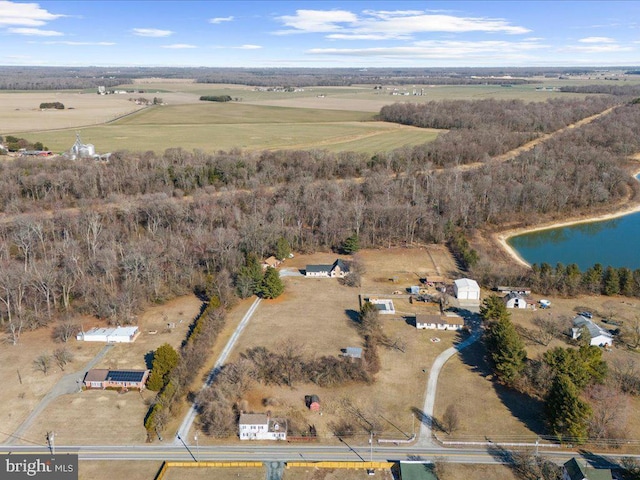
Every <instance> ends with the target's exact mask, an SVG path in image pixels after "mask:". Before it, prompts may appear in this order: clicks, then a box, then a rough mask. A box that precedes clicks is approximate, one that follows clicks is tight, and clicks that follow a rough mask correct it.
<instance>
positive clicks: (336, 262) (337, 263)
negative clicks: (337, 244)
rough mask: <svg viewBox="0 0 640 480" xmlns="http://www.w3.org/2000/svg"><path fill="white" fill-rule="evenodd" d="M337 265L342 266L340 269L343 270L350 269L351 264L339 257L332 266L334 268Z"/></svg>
mask: <svg viewBox="0 0 640 480" xmlns="http://www.w3.org/2000/svg"><path fill="white" fill-rule="evenodd" d="M336 267H340V270H342V271H343V272H348V271H349V266H348V265H347V264H346V263H345V262H344V261H343V260H341V259H337V260H336V261H335V262H333V265H332V266H331V270H333V269H334V268H336Z"/></svg>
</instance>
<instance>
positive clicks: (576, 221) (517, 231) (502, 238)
mask: <svg viewBox="0 0 640 480" xmlns="http://www.w3.org/2000/svg"><path fill="white" fill-rule="evenodd" d="M638 175H640V170H637V171H636V172H635V173H633V174H632V177H633V178H635V179H636V180H639V181H640V179H638ZM638 212H640V202H638V203H636V204H634V205H633V206H629V207H626V208H622V209H621V210H617V211H615V212H610V213H603V214H600V215H596V216H594V217H588V218H579V217H573V218H569V219H567V220H560V221H555V222H552V223H545V224H542V225H537V226H534V227H523V228H512V229H509V230H504V231H502V232H498V233H494V234H492V237H493V239H494V240H495V241H496V242H497V243H498V245H500V246H501V247H502V249H503V250H504V251H505V252H506V253H507V255H509V256H510V257H511V258H512V259H513V260H515V261H516V263H518V264H520V265H522V266H524V267H527V268H531V264H530V263H529V262H527V261H526V260H525V259H524V258H522V257H521V256H520V254H519V253H518V252H517V251H516V250H515V249H514V248H513V247H512V246H511V245H509V243H508V241H509V239H510V238H512V237H517V236H518V235H524V234H527V233H533V232H539V231H542V230H551V229H554V228H563V227H569V226H572V225H580V224H583V223H597V222H604V221H606V220H613V219H615V218H620V217H624V216H626V215H631V214H633V213H638Z"/></svg>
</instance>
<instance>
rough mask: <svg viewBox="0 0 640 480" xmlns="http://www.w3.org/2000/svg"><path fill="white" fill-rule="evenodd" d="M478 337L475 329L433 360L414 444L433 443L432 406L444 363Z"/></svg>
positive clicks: (477, 331) (429, 444) (477, 330)
mask: <svg viewBox="0 0 640 480" xmlns="http://www.w3.org/2000/svg"><path fill="white" fill-rule="evenodd" d="M478 338H480V330H479V329H475V330H474V331H473V333H472V334H471V336H470V337H469V338H467V339H466V340H464V341H462V342H460V343H458V344H457V345H454V346H453V347H451V348H448V349H446V350H445V351H444V352H442V353H441V354H440V355H438V357H437V358H436V359H435V361H434V362H433V365H432V366H431V370H430V371H429V380H428V381H427V390H426V393H425V395H424V406H423V407H422V421H421V422H420V436H419V439H418V441H417V442H416V446H420V447H426V446H431V445H433V440H432V438H431V435H432V431H433V407H434V405H435V401H436V388H437V386H438V376H439V375H440V370H442V367H443V366H444V364H445V363H446V362H447V360H449V359H450V358H451V357H453V356H454V355H455V354H456V353H458V352H459V351H460V350H462V349H464V348H467V347H468V346H469V345H471V344H472V343H473V342H475V341H476V340H478Z"/></svg>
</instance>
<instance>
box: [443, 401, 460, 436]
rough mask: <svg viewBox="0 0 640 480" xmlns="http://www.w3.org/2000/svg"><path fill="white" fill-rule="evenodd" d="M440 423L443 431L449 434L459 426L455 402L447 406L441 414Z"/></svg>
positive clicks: (458, 415)
mask: <svg viewBox="0 0 640 480" xmlns="http://www.w3.org/2000/svg"><path fill="white" fill-rule="evenodd" d="M440 423H441V425H442V428H443V429H444V431H445V432H446V433H447V434H448V435H451V434H452V433H453V432H455V431H456V430H458V428H460V414H459V413H458V407H456V405H455V404H453V403H452V404H450V405H449V406H447V408H446V410H445V411H444V413H443V414H442V420H441V422H440Z"/></svg>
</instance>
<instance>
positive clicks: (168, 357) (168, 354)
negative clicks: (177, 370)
mask: <svg viewBox="0 0 640 480" xmlns="http://www.w3.org/2000/svg"><path fill="white" fill-rule="evenodd" d="M179 360H180V357H179V355H178V352H176V351H175V349H174V348H173V347H172V346H171V345H169V344H168V343H165V344H163V345H160V346H159V347H158V348H157V349H156V351H155V352H154V353H153V365H152V367H151V374H150V375H149V379H148V380H147V388H148V389H149V390H152V391H154V392H157V391H159V390H161V389H162V387H164V386H165V384H166V383H167V382H168V381H169V374H170V373H171V370H173V369H174V367H175V366H176V365H177V364H178V361H179Z"/></svg>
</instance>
